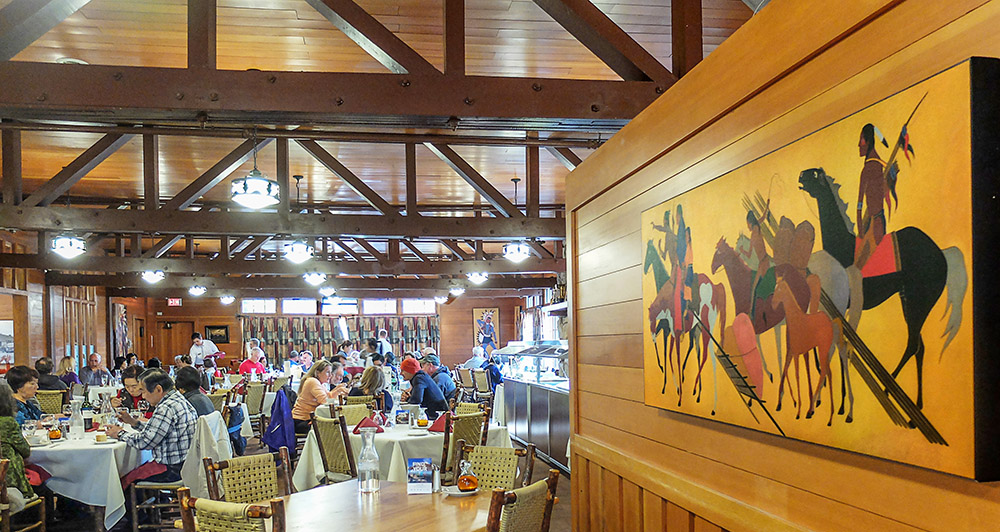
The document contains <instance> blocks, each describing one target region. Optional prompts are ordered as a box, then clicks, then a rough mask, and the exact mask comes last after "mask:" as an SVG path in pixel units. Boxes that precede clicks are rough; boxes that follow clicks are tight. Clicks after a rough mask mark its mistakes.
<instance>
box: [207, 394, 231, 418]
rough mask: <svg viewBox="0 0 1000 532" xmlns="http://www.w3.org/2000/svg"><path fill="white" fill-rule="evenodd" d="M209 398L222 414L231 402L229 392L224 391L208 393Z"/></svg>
mask: <svg viewBox="0 0 1000 532" xmlns="http://www.w3.org/2000/svg"><path fill="white" fill-rule="evenodd" d="M207 395H208V398H209V399H210V400H211V401H212V406H214V407H215V411H216V412H218V413H220V414H222V413H223V412H225V409H226V406H227V405H228V404H229V392H227V391H222V392H216V393H210V394H207Z"/></svg>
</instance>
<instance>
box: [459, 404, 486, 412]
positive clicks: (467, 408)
mask: <svg viewBox="0 0 1000 532" xmlns="http://www.w3.org/2000/svg"><path fill="white" fill-rule="evenodd" d="M485 408H486V405H484V404H483V403H456V404H455V413H456V414H458V415H462V414H478V413H479V412H482V411H483V410H484V409H485Z"/></svg>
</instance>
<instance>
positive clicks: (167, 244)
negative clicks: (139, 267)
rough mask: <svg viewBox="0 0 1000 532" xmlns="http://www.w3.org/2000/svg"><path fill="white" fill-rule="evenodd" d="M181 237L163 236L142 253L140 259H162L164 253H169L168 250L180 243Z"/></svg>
mask: <svg viewBox="0 0 1000 532" xmlns="http://www.w3.org/2000/svg"><path fill="white" fill-rule="evenodd" d="M181 238H184V236H183V235H171V236H165V237H163V238H161V239H159V240H158V241H157V242H156V243H155V244H153V247H151V248H149V249H147V250H146V251H144V252H143V253H142V258H144V259H158V258H160V257H162V256H163V255H164V254H165V253H167V252H168V251H170V248H172V247H174V244H176V243H178V242H180V240H181Z"/></svg>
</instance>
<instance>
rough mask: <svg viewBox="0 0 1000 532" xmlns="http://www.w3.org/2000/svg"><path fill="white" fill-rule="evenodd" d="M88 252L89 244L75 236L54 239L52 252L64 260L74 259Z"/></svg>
mask: <svg viewBox="0 0 1000 532" xmlns="http://www.w3.org/2000/svg"><path fill="white" fill-rule="evenodd" d="M86 251H87V243H86V242H84V241H83V239H82V238H77V237H75V236H60V237H56V238H53V239H52V252H53V253H55V254H56V255H59V256H60V257H62V258H64V259H73V258H76V257H79V256H80V255H83V254H84V253H85V252H86Z"/></svg>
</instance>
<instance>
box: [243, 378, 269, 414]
mask: <svg viewBox="0 0 1000 532" xmlns="http://www.w3.org/2000/svg"><path fill="white" fill-rule="evenodd" d="M266 393H267V385H266V384H264V383H259V382H257V383H250V384H247V394H246V396H245V397H244V398H243V401H244V402H245V403H246V404H247V413H248V414H250V415H251V416H257V415H260V411H261V410H262V409H263V408H264V395H265V394H266Z"/></svg>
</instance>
